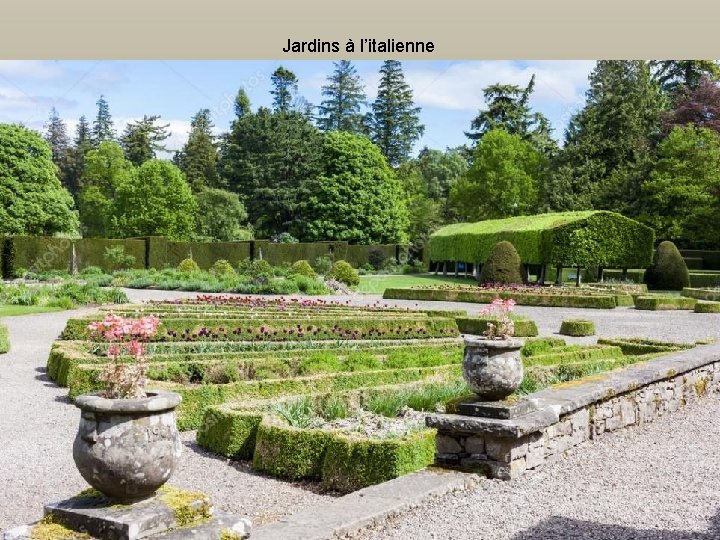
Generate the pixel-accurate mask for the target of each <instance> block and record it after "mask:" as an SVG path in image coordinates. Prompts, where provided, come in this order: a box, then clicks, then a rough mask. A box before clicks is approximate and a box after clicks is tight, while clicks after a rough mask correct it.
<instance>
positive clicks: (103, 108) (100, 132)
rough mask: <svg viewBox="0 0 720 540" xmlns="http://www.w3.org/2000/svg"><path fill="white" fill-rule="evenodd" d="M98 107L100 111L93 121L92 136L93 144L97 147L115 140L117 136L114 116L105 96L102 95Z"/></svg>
mask: <svg viewBox="0 0 720 540" xmlns="http://www.w3.org/2000/svg"><path fill="white" fill-rule="evenodd" d="M96 105H97V108H98V110H97V116H96V117H95V120H94V121H93V128H92V135H93V144H94V145H95V146H96V147H97V146H98V145H99V144H100V143H101V142H104V141H113V140H115V136H116V134H115V127H114V125H113V120H112V116H111V115H110V106H109V105H108V102H107V100H106V99H105V96H103V95H101V96H100V99H98V100H97V103H96Z"/></svg>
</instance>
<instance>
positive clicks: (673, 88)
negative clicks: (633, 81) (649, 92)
mask: <svg viewBox="0 0 720 540" xmlns="http://www.w3.org/2000/svg"><path fill="white" fill-rule="evenodd" d="M650 65H651V67H652V68H653V78H654V79H655V80H656V81H657V82H658V83H659V84H660V86H661V87H662V89H663V90H664V91H665V92H667V93H668V94H670V95H671V96H675V95H676V94H677V93H678V92H679V91H681V90H683V89H689V90H694V89H696V88H697V87H698V86H699V85H700V81H702V79H703V78H704V77H707V78H709V79H711V80H717V79H718V78H720V65H718V62H717V60H653V61H652V62H650Z"/></svg>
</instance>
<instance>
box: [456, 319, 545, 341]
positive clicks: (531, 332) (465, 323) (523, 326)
mask: <svg viewBox="0 0 720 540" xmlns="http://www.w3.org/2000/svg"><path fill="white" fill-rule="evenodd" d="M455 321H456V322H457V325H458V330H460V333H461V334H472V335H476V336H480V335H483V333H484V332H485V331H486V330H487V327H488V323H490V322H492V323H495V322H497V318H493V317H460V318H458V319H455ZM513 324H514V325H515V333H514V335H515V336H516V337H534V336H537V335H538V328H537V324H535V321H532V320H530V319H523V318H519V317H513Z"/></svg>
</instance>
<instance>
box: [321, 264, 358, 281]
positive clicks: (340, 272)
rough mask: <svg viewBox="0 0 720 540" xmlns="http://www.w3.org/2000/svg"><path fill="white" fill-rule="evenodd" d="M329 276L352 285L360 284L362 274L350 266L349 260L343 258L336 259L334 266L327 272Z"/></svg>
mask: <svg viewBox="0 0 720 540" xmlns="http://www.w3.org/2000/svg"><path fill="white" fill-rule="evenodd" d="M327 277H328V278H330V279H334V280H337V281H339V282H341V283H344V284H345V285H349V286H351V287H353V286H355V285H359V284H360V276H359V275H358V273H357V271H356V270H355V269H354V268H353V267H352V266H350V263H349V262H347V261H343V260H340V261H336V262H335V263H334V264H333V265H332V268H330V271H329V272H328V273H327Z"/></svg>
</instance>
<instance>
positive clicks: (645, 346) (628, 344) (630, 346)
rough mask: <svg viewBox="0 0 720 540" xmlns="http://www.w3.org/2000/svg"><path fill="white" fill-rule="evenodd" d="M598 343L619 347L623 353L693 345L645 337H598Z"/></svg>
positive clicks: (665, 349) (676, 348)
mask: <svg viewBox="0 0 720 540" xmlns="http://www.w3.org/2000/svg"><path fill="white" fill-rule="evenodd" d="M598 345H611V346H614V347H620V349H621V350H622V353H623V354H625V355H642V354H649V353H658V352H672V351H681V350H684V349H692V348H693V347H694V346H695V344H694V343H677V342H673V341H661V340H656V339H645V338H598Z"/></svg>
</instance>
